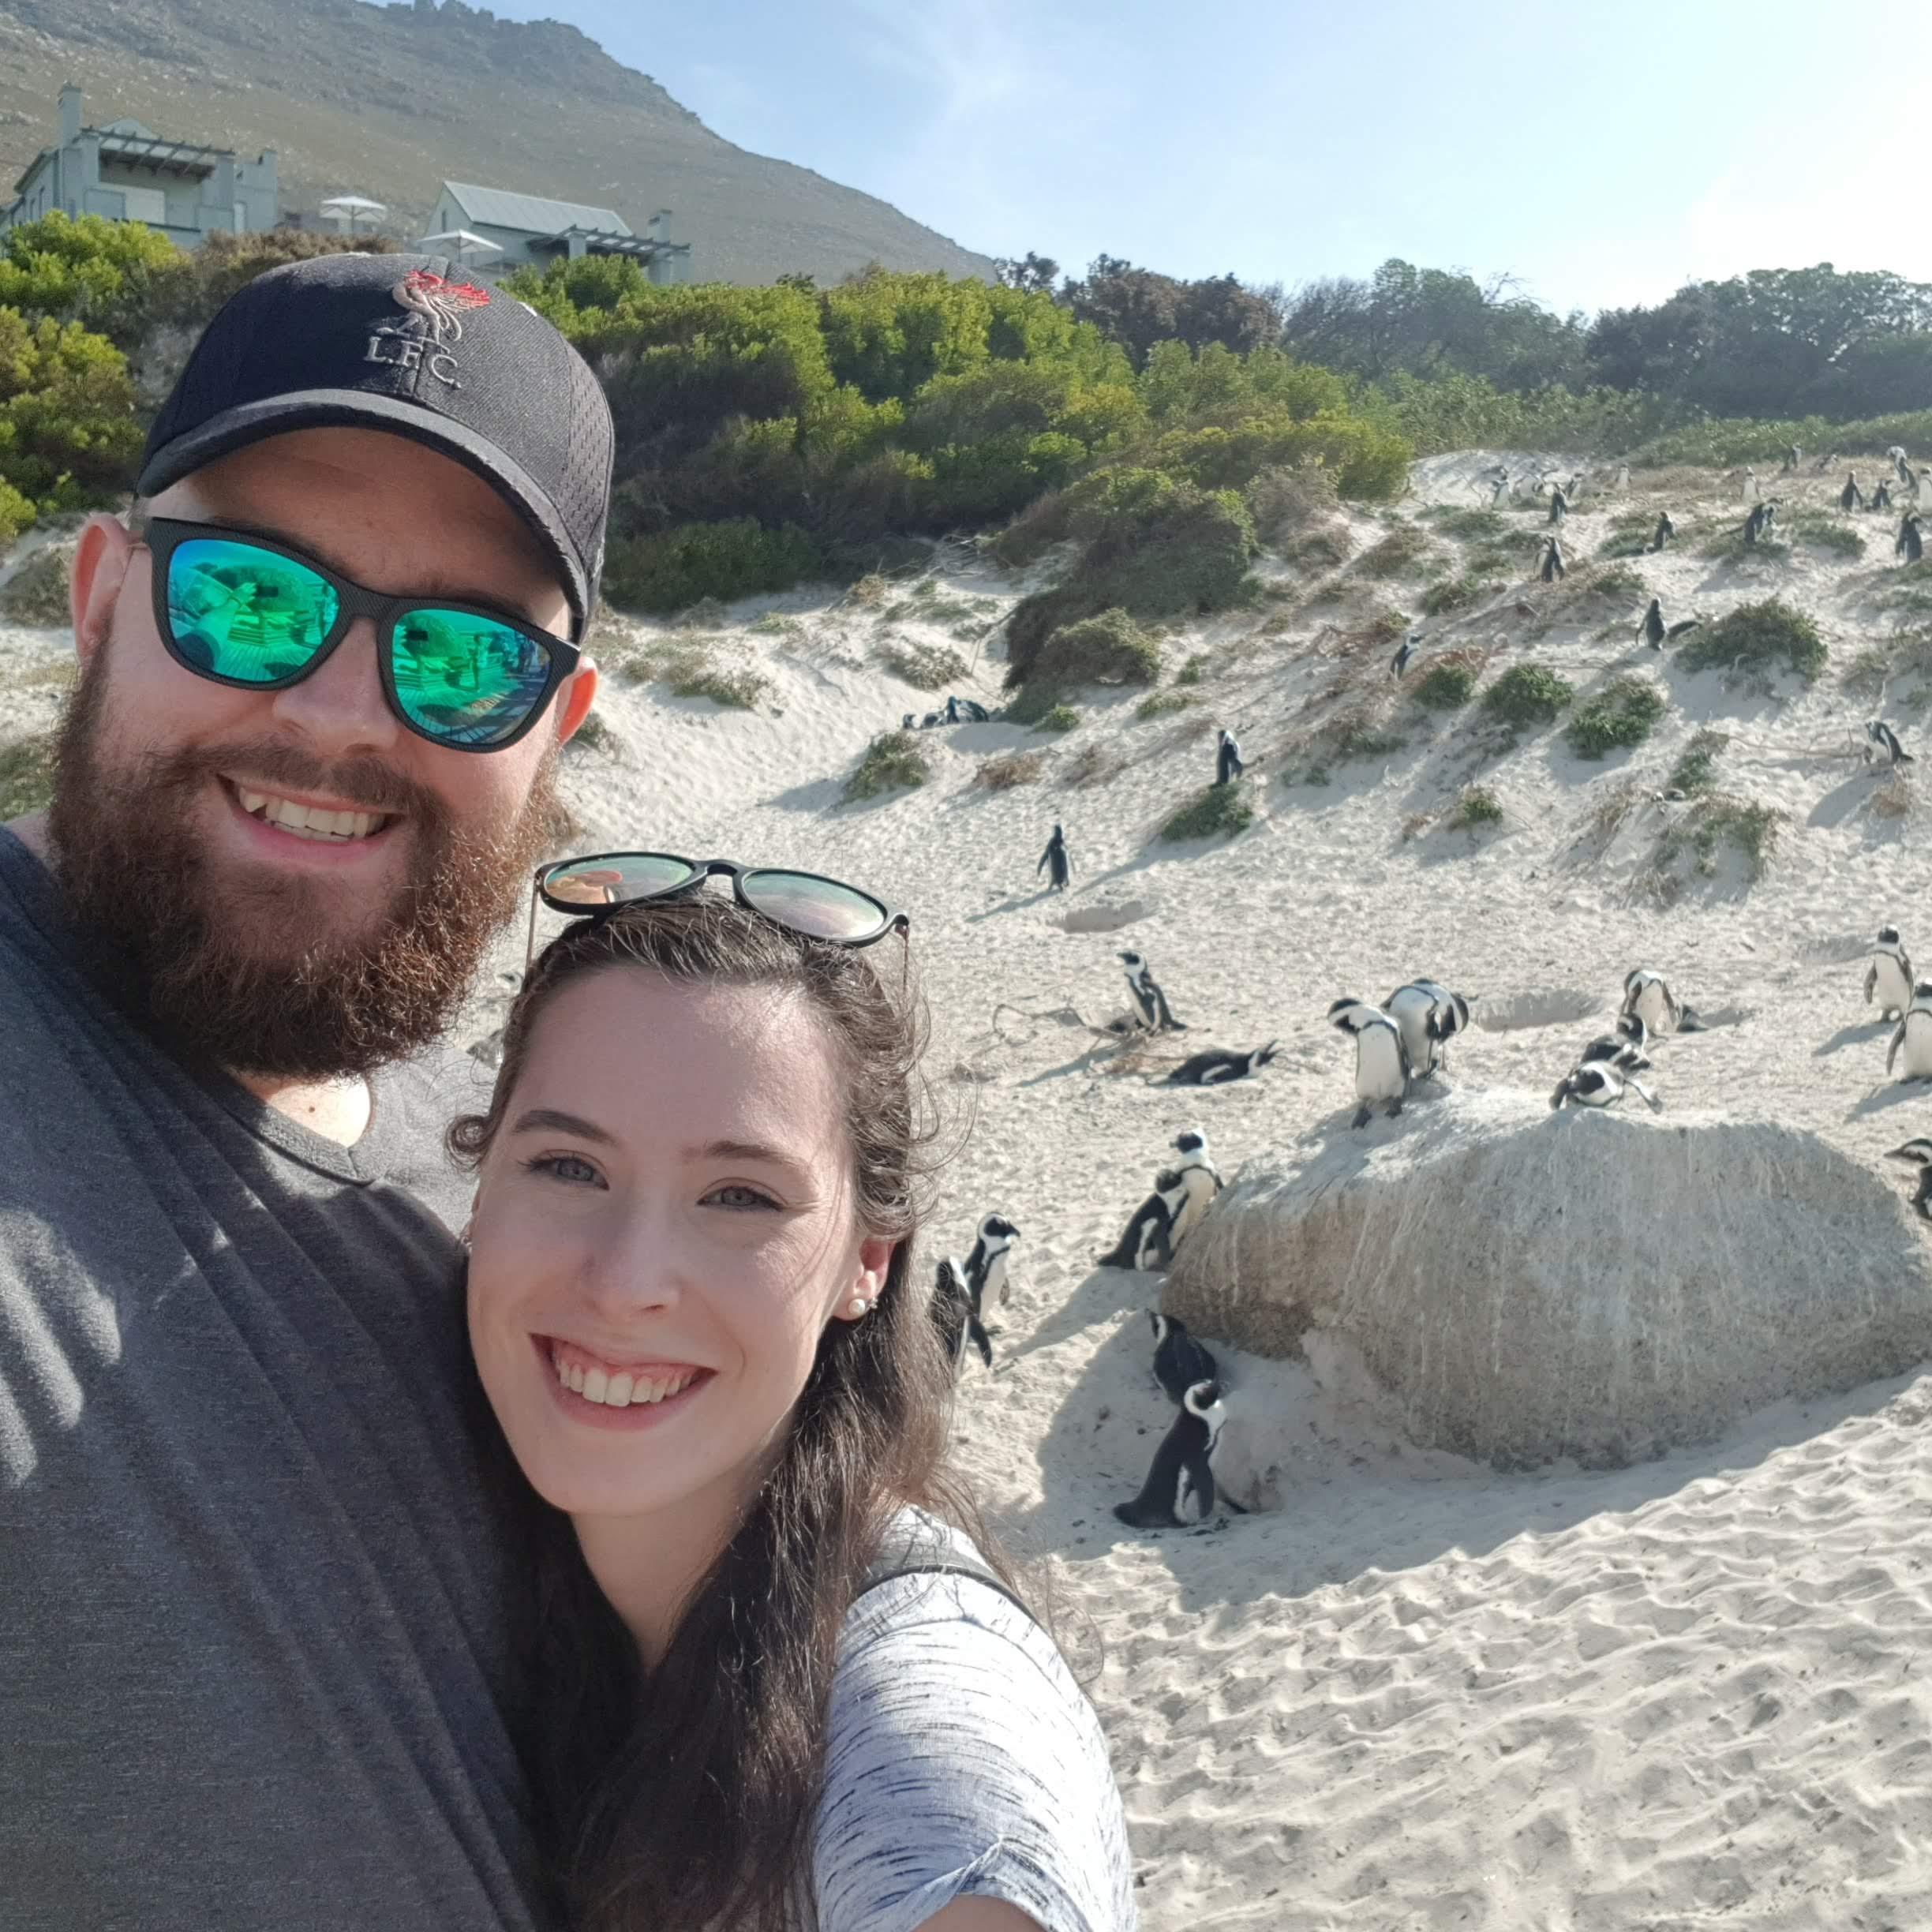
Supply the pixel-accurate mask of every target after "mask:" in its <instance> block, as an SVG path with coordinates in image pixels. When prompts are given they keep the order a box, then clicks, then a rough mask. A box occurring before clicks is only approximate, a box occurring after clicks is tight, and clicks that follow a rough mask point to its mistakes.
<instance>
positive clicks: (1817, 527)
mask: <svg viewBox="0 0 1932 1932" xmlns="http://www.w3.org/2000/svg"><path fill="white" fill-rule="evenodd" d="M1792 536H1793V537H1795V539H1796V540H1797V541H1799V543H1807V544H1810V545H1812V546H1813V547H1814V549H1819V550H1829V552H1831V554H1832V555H1833V556H1838V557H1848V558H1853V559H1856V558H1858V557H1862V556H1863V555H1864V554H1865V539H1864V538H1863V537H1861V536H1860V535H1859V533H1858V532H1857V531H1856V530H1854V529H1853V528H1852V526H1851V525H1850V524H1849V523H1841V522H1840V521H1839V520H1838V519H1837V518H1836V517H1833V516H1822V515H1819V514H1818V512H1817V511H1803V510H1801V511H1798V512H1797V513H1796V515H1794V516H1793V518H1792Z"/></svg>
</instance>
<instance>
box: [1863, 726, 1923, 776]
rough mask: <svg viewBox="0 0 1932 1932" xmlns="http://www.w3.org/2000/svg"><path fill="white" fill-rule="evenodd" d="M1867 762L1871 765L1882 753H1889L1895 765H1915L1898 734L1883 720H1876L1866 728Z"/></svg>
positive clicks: (1914, 760) (1915, 760) (1915, 761)
mask: <svg viewBox="0 0 1932 1932" xmlns="http://www.w3.org/2000/svg"><path fill="white" fill-rule="evenodd" d="M1865 738H1866V744H1865V762H1866V764H1867V765H1869V764H1870V762H1872V759H1873V758H1874V755H1875V754H1877V753H1878V752H1880V751H1884V752H1886V753H1889V754H1890V757H1891V760H1892V762H1893V764H1894V765H1915V764H1916V763H1917V762H1918V760H1917V759H1915V758H1914V757H1913V756H1912V754H1911V753H1910V752H1909V751H1907V750H1906V749H1905V747H1904V746H1903V745H1902V744H1900V743H1899V741H1898V733H1897V732H1895V731H1894V730H1893V728H1892V727H1891V726H1890V725H1888V724H1887V723H1886V722H1885V720H1884V719H1883V718H1874V719H1873V720H1872V721H1871V722H1870V724H1869V725H1866V727H1865Z"/></svg>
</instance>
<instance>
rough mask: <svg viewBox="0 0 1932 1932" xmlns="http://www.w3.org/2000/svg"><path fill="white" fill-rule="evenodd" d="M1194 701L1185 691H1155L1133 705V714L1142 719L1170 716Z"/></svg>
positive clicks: (1186, 707)
mask: <svg viewBox="0 0 1932 1932" xmlns="http://www.w3.org/2000/svg"><path fill="white" fill-rule="evenodd" d="M1194 702H1195V700H1194V699H1193V698H1190V697H1189V695H1187V693H1186V692H1185V691H1155V693H1154V694H1153V695H1151V697H1147V698H1142V699H1141V700H1140V702H1139V703H1138V704H1137V705H1136V706H1134V716H1135V717H1137V718H1141V719H1147V718H1159V717H1172V716H1173V715H1174V713H1175V712H1177V711H1185V710H1187V709H1188V707H1189V706H1190V705H1192V704H1193V703H1194Z"/></svg>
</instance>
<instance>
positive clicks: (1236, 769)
mask: <svg viewBox="0 0 1932 1932" xmlns="http://www.w3.org/2000/svg"><path fill="white" fill-rule="evenodd" d="M1246 769H1248V768H1247V766H1245V765H1244V764H1243V763H1242V762H1241V746H1240V745H1239V743H1237V742H1236V739H1235V736H1234V733H1233V732H1231V731H1230V730H1229V729H1228V728H1227V727H1226V725H1222V728H1221V736H1220V738H1219V740H1218V741H1217V743H1216V745H1215V784H1218V785H1223V784H1227V783H1229V782H1230V781H1231V780H1233V779H1236V778H1238V777H1240V776H1241V773H1243V772H1244V771H1245V770H1246Z"/></svg>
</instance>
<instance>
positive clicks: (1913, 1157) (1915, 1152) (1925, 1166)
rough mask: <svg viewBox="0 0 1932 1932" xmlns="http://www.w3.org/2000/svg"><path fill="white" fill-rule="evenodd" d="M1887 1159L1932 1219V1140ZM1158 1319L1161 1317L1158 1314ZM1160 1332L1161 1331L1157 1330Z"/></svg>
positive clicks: (1913, 1201) (1892, 1152)
mask: <svg viewBox="0 0 1932 1932" xmlns="http://www.w3.org/2000/svg"><path fill="white" fill-rule="evenodd" d="M1885 1159H1887V1160H1895V1161H1909V1162H1910V1163H1911V1165H1912V1166H1915V1167H1916V1168H1917V1169H1918V1170H1919V1188H1918V1191H1917V1193H1915V1194H1914V1195H1913V1196H1912V1199H1911V1204H1912V1206H1913V1207H1914V1208H1915V1209H1916V1210H1917V1211H1918V1214H1919V1219H1921V1220H1923V1221H1932V1140H1926V1139H1924V1138H1923V1137H1921V1138H1919V1139H1918V1140H1908V1141H1907V1142H1906V1143H1905V1144H1904V1146H1903V1147H1895V1148H1891V1149H1889V1151H1887V1153H1886V1155H1885ZM1159 1319H1160V1318H1159V1316H1155V1320H1157V1321H1158V1320H1159ZM1155 1332H1156V1333H1157V1334H1158V1333H1159V1331H1158V1330H1156V1331H1155Z"/></svg>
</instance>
